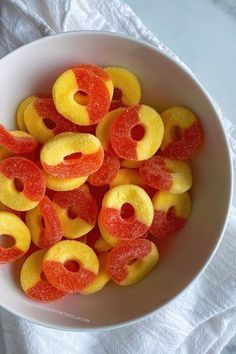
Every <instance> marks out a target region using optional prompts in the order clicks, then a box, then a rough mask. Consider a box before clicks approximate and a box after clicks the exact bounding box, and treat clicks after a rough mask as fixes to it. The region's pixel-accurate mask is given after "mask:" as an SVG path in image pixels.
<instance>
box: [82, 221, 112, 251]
mask: <svg viewBox="0 0 236 354" xmlns="http://www.w3.org/2000/svg"><path fill="white" fill-rule="evenodd" d="M86 244H87V245H88V246H89V247H92V249H93V250H94V251H95V252H107V251H109V250H110V249H111V248H112V246H111V245H110V244H109V243H107V242H106V241H105V240H104V238H103V237H102V235H101V231H100V229H99V227H98V225H97V224H96V225H95V227H94V228H93V229H92V230H91V231H89V233H88V234H87V235H86Z"/></svg>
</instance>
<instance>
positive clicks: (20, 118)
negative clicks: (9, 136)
mask: <svg viewBox="0 0 236 354" xmlns="http://www.w3.org/2000/svg"><path fill="white" fill-rule="evenodd" d="M35 97H36V96H34V95H32V96H29V97H26V98H25V99H24V100H23V101H22V102H21V103H20V104H19V105H18V107H17V111H16V121H17V125H18V128H19V129H20V130H23V131H27V128H26V125H25V120H24V113H25V109H26V107H27V106H28V105H29V104H30V103H31V102H32V101H33V100H34V99H35Z"/></svg>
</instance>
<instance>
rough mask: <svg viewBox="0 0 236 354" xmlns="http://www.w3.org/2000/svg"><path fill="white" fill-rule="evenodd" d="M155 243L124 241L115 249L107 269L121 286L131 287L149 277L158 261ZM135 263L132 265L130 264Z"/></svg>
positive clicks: (142, 240)
mask: <svg viewBox="0 0 236 354" xmlns="http://www.w3.org/2000/svg"><path fill="white" fill-rule="evenodd" d="M158 258H159V255H158V251H157V248H156V246H155V244H154V243H152V242H151V241H149V240H148V239H143V238H140V239H136V240H129V241H123V242H121V243H120V244H119V245H118V246H116V247H114V248H113V249H112V250H111V252H110V254H109V257H108V262H107V269H108V272H109V274H110V276H111V278H112V280H113V281H115V282H116V283H117V284H119V285H131V284H134V283H136V282H138V281H139V280H141V279H142V278H144V276H145V275H147V274H148V273H149V272H150V271H151V270H152V269H153V267H154V266H155V265H156V263H157V261H158ZM131 261H133V263H132V264H131V265H129V263H130V262H131Z"/></svg>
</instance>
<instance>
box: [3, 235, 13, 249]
mask: <svg viewBox="0 0 236 354" xmlns="http://www.w3.org/2000/svg"><path fill="white" fill-rule="evenodd" d="M15 244H16V241H15V239H14V238H13V237H12V236H11V235H0V247H3V248H11V247H13V246H15Z"/></svg>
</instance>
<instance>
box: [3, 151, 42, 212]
mask: <svg viewBox="0 0 236 354" xmlns="http://www.w3.org/2000/svg"><path fill="white" fill-rule="evenodd" d="M0 185H1V188H0V201H1V202H2V203H3V204H5V205H6V206H8V207H9V208H12V209H14V210H18V211H27V210H30V209H33V208H34V207H35V206H36V205H37V204H38V203H39V202H40V200H41V199H42V198H43V196H44V193H45V188H46V185H45V180H44V178H43V175H42V173H41V171H40V169H39V167H38V166H37V165H36V164H35V163H34V162H32V161H30V160H28V159H26V158H24V157H9V158H7V159H5V160H3V161H1V162H0Z"/></svg>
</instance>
